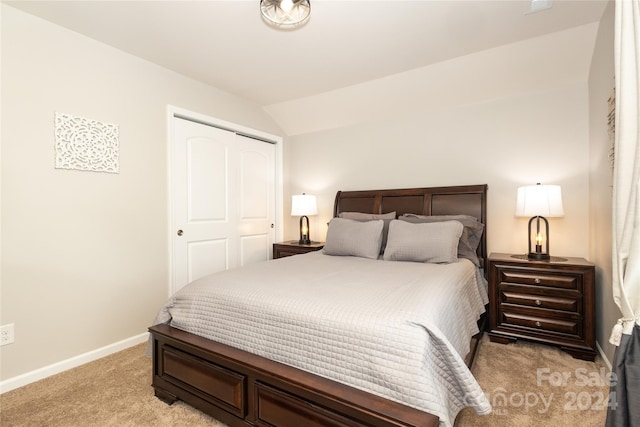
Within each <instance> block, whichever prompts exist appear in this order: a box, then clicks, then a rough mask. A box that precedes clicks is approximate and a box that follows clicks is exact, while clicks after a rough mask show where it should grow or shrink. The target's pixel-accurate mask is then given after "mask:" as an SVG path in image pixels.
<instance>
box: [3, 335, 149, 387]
mask: <svg viewBox="0 0 640 427" xmlns="http://www.w3.org/2000/svg"><path fill="white" fill-rule="evenodd" d="M148 338H149V333H148V332H145V333H143V334H140V335H136V336H133V337H131V338H127V339H124V340H122V341H118V342H116V343H113V344H109V345H106V346H104V347H101V348H98V349H96V350H92V351H89V352H87V353H84V354H80V355H78V356H75V357H72V358H70V359H67V360H63V361H61V362H58V363H54V364H52V365H49V366H45V367H43V368H40V369H36V370H35V371H31V372H27V373H26V374H22V375H18V376H17V377H13V378H9V379H7V380H4V381H0V394H2V393H6V392H8V391H11V390H14V389H16V388H19V387H22V386H25V385H27V384H31V383H34V382H36V381H39V380H42V379H44V378H47V377H50V376H51V375H55V374H59V373H60V372H64V371H66V370H69V369H72V368H76V367H78V366H80V365H84V364H85V363H89V362H93V361H94V360H97V359H100V358H102V357H105V356H108V355H110V354H113V353H117V352H119V351H122V350H125V349H127V348H129V347H133V346H134V345H138V344H141V343H143V342H146V341H147V340H148Z"/></svg>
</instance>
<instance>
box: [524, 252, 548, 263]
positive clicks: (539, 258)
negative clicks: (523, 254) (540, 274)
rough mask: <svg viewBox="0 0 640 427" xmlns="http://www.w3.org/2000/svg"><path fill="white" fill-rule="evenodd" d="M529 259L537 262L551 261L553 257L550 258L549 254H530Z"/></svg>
mask: <svg viewBox="0 0 640 427" xmlns="http://www.w3.org/2000/svg"><path fill="white" fill-rule="evenodd" d="M527 258H528V259H532V260H535V261H545V260H548V259H550V258H551V257H550V256H549V254H544V253H539V252H529V254H528V255H527Z"/></svg>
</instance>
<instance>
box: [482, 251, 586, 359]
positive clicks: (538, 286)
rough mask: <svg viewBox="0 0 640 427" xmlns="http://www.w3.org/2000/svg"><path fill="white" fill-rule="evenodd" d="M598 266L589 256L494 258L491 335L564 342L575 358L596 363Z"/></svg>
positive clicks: (494, 338) (491, 259)
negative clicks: (541, 258) (596, 286)
mask: <svg viewBox="0 0 640 427" xmlns="http://www.w3.org/2000/svg"><path fill="white" fill-rule="evenodd" d="M594 281H595V266H594V265H593V264H592V263H590V262H589V261H587V260H585V259H584V258H569V257H565V258H561V257H551V260H548V261H529V260H527V258H526V255H511V254H499V253H494V254H491V256H490V257H489V338H490V339H491V341H493V342H499V343H503V344H507V343H510V342H514V341H516V340H518V339H524V340H529V341H535V342H538V343H541V344H549V345H555V346H559V347H560V348H561V349H562V350H564V351H566V352H567V353H569V354H571V355H572V356H573V357H575V358H578V359H584V360H591V361H593V360H594V359H595V356H596V347H595V346H596V337H595V307H594V306H595V304H594V303H595V293H594V292H595V290H594V286H595V285H594Z"/></svg>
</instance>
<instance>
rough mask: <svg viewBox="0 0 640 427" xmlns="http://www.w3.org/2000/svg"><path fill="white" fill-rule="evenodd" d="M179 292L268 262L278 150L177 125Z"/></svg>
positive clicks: (213, 130)
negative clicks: (219, 273) (211, 277)
mask: <svg viewBox="0 0 640 427" xmlns="http://www.w3.org/2000/svg"><path fill="white" fill-rule="evenodd" d="M171 153H172V155H173V159H172V164H173V174H172V176H173V182H172V186H171V188H172V205H173V218H174V227H173V228H174V230H175V234H174V235H173V239H172V243H173V245H172V247H173V254H172V267H173V268H172V270H173V273H174V274H173V281H172V291H173V292H175V291H177V290H178V289H180V288H182V287H183V286H184V285H186V284H187V283H189V282H191V281H194V280H196V279H199V278H201V277H203V276H206V275H208V274H211V273H215V272H217V271H222V270H226V269H229V268H234V267H238V266H240V265H246V264H248V263H251V262H256V261H262V260H267V259H268V258H269V247H270V245H271V243H272V242H273V240H274V232H273V228H272V224H273V223H274V218H275V213H274V204H275V203H274V181H275V179H274V177H275V162H274V158H275V148H274V145H273V144H269V143H266V142H262V141H257V140H253V139H251V138H247V137H244V136H239V135H236V134H235V133H234V132H230V131H226V130H222V129H218V128H215V127H212V126H207V125H204V124H200V123H195V122H192V121H189V120H184V119H180V118H174V119H173V138H172V150H171Z"/></svg>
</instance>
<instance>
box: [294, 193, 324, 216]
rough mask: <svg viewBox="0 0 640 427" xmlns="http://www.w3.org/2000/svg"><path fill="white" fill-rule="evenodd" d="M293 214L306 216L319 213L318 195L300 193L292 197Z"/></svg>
mask: <svg viewBox="0 0 640 427" xmlns="http://www.w3.org/2000/svg"><path fill="white" fill-rule="evenodd" d="M291 215H292V216H305V215H318V205H317V203H316V196H311V195H309V194H299V195H294V196H292V197H291Z"/></svg>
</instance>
